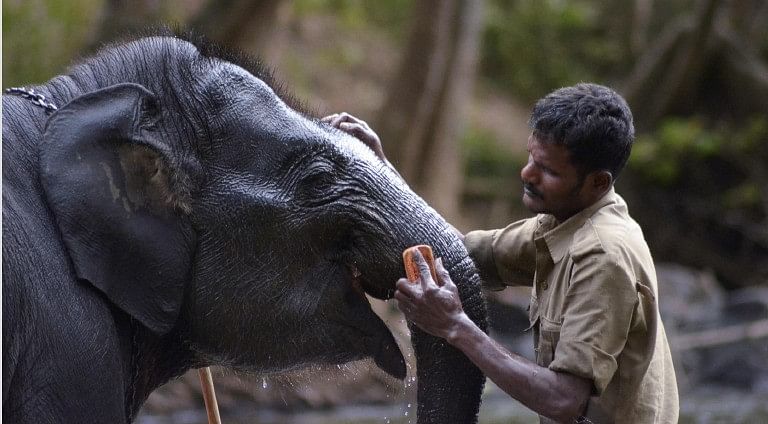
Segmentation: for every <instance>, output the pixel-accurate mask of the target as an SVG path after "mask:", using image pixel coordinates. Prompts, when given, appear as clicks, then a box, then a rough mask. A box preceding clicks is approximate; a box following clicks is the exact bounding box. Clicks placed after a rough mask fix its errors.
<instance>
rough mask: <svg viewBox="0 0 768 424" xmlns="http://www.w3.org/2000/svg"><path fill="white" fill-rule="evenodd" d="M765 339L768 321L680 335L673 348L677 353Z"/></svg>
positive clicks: (767, 332) (673, 340)
mask: <svg viewBox="0 0 768 424" xmlns="http://www.w3.org/2000/svg"><path fill="white" fill-rule="evenodd" d="M764 337H768V319H761V320H757V321H752V322H749V323H744V324H736V325H730V326H727V327H720V328H713V329H710V330H703V331H698V332H695V333H688V334H678V335H677V336H674V338H673V339H672V342H673V343H671V347H672V348H673V349H675V350H677V351H683V350H688V349H696V348H702V347H712V346H718V345H723V344H728V343H734V342H738V341H743V340H756V339H761V338H764Z"/></svg>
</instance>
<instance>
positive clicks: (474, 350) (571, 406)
mask: <svg viewBox="0 0 768 424" xmlns="http://www.w3.org/2000/svg"><path fill="white" fill-rule="evenodd" d="M467 321H468V322H462V324H461V325H460V328H459V329H458V330H457V331H455V332H453V333H452V334H451V335H450V336H449V337H448V338H447V340H448V342H449V343H451V344H452V345H454V346H455V347H456V348H458V349H459V350H461V351H462V352H464V354H465V355H467V357H468V358H469V359H470V360H471V361H472V362H473V363H474V364H475V365H477V367H478V368H480V370H481V371H483V373H484V374H485V375H486V376H487V377H488V378H490V379H491V380H492V381H493V382H494V383H496V385H497V386H499V387H500V388H501V389H502V390H504V391H505V392H506V393H507V394H509V395H510V396H512V397H513V398H515V399H517V400H518V401H520V402H521V403H522V404H523V405H525V406H527V407H528V408H530V409H531V410H533V411H535V412H537V413H539V414H541V415H544V416H547V417H550V418H553V419H555V420H558V421H562V422H567V421H570V420H572V419H573V418H576V417H578V416H579V415H581V413H582V412H583V411H584V408H585V407H586V403H587V400H588V399H589V394H590V391H591V382H590V381H589V380H586V379H583V378H580V377H575V376H573V375H570V374H566V373H559V372H555V371H552V370H550V369H549V368H545V367H541V366H538V365H536V364H535V363H533V362H531V361H529V360H528V359H526V358H523V357H522V356H519V355H516V354H514V353H512V352H509V351H508V350H507V349H505V348H504V347H502V346H501V345H499V344H498V343H496V342H495V341H494V340H493V339H491V338H490V337H489V336H488V335H487V334H485V333H484V332H483V331H482V330H480V329H479V328H478V327H477V326H476V325H474V323H472V322H471V321H469V320H467Z"/></svg>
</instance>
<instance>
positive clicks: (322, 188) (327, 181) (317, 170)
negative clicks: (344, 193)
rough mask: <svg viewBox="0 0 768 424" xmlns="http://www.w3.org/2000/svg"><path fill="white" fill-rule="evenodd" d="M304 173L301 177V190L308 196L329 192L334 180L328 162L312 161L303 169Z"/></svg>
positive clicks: (331, 167)
mask: <svg viewBox="0 0 768 424" xmlns="http://www.w3.org/2000/svg"><path fill="white" fill-rule="evenodd" d="M305 172H306V175H305V176H304V178H302V179H301V190H302V191H303V192H304V193H305V194H307V195H310V196H320V195H326V194H329V192H330V191H332V188H333V185H334V183H335V180H336V176H335V174H334V170H333V166H331V164H329V163H324V162H318V163H313V164H311V165H309V166H308V167H307V169H306V170H305Z"/></svg>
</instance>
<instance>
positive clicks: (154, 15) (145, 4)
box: [88, 0, 166, 51]
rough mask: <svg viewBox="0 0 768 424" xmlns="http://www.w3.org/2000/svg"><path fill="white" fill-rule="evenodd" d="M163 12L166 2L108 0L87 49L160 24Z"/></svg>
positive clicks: (164, 11) (152, 0) (92, 48)
mask: <svg viewBox="0 0 768 424" xmlns="http://www.w3.org/2000/svg"><path fill="white" fill-rule="evenodd" d="M165 13H166V4H165V3H164V2H162V1H158V0H133V1H128V0H108V1H107V2H105V3H104V12H103V16H102V19H101V24H100V25H99V29H98V30H97V31H96V32H95V34H94V37H93V39H92V41H91V42H90V43H89V46H88V50H91V51H92V50H96V49H98V48H99V47H100V46H101V45H103V44H105V43H109V42H112V41H116V40H117V39H118V38H120V37H124V36H126V35H129V34H132V33H136V32H138V31H141V30H145V29H146V28H151V27H153V26H158V25H161V24H162V23H163V18H164V16H165Z"/></svg>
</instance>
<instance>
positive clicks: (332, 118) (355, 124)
mask: <svg viewBox="0 0 768 424" xmlns="http://www.w3.org/2000/svg"><path fill="white" fill-rule="evenodd" d="M320 122H325V123H326V124H331V126H332V127H335V128H338V129H340V130H342V131H344V132H345V133H347V134H349V135H351V136H354V137H356V138H358V139H359V140H360V141H362V142H363V144H365V145H366V146H368V147H369V148H370V149H371V150H373V153H375V154H376V156H378V157H379V159H381V160H383V161H384V162H385V163H389V162H388V161H387V158H386V156H384V149H383V148H382V147H381V140H379V136H378V135H377V134H376V132H374V131H373V130H372V129H371V127H369V126H368V124H367V123H366V122H365V121H363V120H362V119H359V118H356V117H354V116H352V115H350V114H348V113H347V112H341V113H334V114H333V115H328V116H326V117H325V118H322V119H321V120H320Z"/></svg>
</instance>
